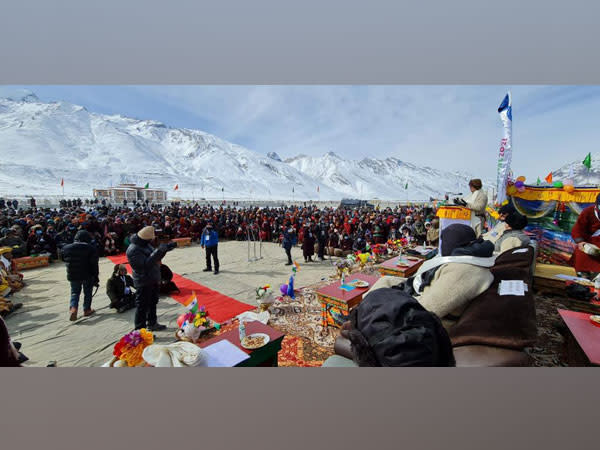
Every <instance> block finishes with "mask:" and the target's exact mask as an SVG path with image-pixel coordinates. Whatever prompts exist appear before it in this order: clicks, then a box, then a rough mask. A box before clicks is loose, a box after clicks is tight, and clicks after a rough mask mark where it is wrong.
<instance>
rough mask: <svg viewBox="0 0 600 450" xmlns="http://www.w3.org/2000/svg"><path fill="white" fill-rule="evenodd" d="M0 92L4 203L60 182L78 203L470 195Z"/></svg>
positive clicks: (416, 176)
mask: <svg viewBox="0 0 600 450" xmlns="http://www.w3.org/2000/svg"><path fill="white" fill-rule="evenodd" d="M2 93H3V92H2V90H0V193H1V194H3V195H11V194H12V195H19V194H20V195H34V196H40V195H59V194H61V193H62V190H61V187H60V180H61V179H64V181H65V186H64V190H65V194H66V195H77V196H82V197H83V196H85V197H87V196H90V195H91V193H92V189H93V188H102V187H108V186H110V185H116V184H118V183H123V182H130V183H137V184H138V185H144V184H146V183H149V184H150V187H153V188H161V189H165V190H167V191H168V193H169V196H170V197H172V196H173V194H174V192H173V190H172V188H173V186H175V184H178V185H179V190H178V191H177V193H176V195H177V196H178V197H182V198H192V196H195V197H196V198H198V197H206V198H221V196H222V195H224V196H225V198H239V199H241V198H256V199H264V200H286V199H291V198H292V196H293V197H294V198H295V199H296V200H309V199H312V200H316V199H318V198H320V199H322V200H339V199H341V198H343V197H354V198H356V197H362V198H379V199H382V200H385V199H389V200H427V199H429V197H440V196H441V195H443V194H444V193H445V192H446V191H450V192H465V191H467V190H468V188H467V182H468V179H469V178H470V176H469V175H467V174H461V173H449V172H443V171H440V170H435V169H431V168H429V167H418V166H415V165H412V164H409V163H405V162H403V161H400V160H399V159H397V158H387V159H385V160H376V159H363V160H361V161H354V160H345V159H342V158H340V157H339V156H337V155H335V154H333V153H328V154H326V155H324V156H322V157H317V158H315V157H308V156H298V157H296V158H292V159H289V160H286V161H282V160H281V158H280V157H279V155H278V154H277V153H275V152H272V153H269V154H268V155H267V156H265V155H262V154H259V153H257V152H254V151H251V150H248V149H246V148H244V147H241V146H239V145H235V144H232V143H229V142H226V141H224V140H222V139H219V138H218V137H216V136H213V135H210V134H207V133H204V132H202V131H198V130H190V129H178V128H170V127H168V126H166V125H164V124H162V123H160V122H157V121H153V120H137V119H132V118H128V117H123V116H121V115H112V116H109V115H102V114H96V113H91V112H89V111H87V110H86V109H85V108H84V107H82V106H77V105H73V104H70V103H66V102H52V103H45V102H41V101H40V100H39V99H38V98H37V97H36V96H35V94H33V93H31V92H29V91H25V90H22V91H19V92H17V93H14V92H13V93H11V95H4V96H3V95H2ZM1 97H4V98H1ZM407 181H408V189H405V184H406V182H407ZM292 187H293V189H294V193H293V194H292ZM317 187H318V189H319V191H318V192H317ZM222 189H224V192H223V191H222Z"/></svg>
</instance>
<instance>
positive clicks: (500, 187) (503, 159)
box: [496, 92, 512, 205]
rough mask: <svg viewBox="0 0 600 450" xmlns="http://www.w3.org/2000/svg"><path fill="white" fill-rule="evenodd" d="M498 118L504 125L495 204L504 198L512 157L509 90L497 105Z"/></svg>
mask: <svg viewBox="0 0 600 450" xmlns="http://www.w3.org/2000/svg"><path fill="white" fill-rule="evenodd" d="M498 113H499V114H500V119H501V120H502V124H503V125H504V137H503V138H502V140H501V141H500V152H499V155H498V182H497V193H498V194H497V196H496V204H498V205H501V204H502V203H503V202H504V201H505V200H506V183H507V181H508V175H509V173H510V162H511V159H512V100H511V97H510V92H509V93H508V94H506V97H504V100H502V103H501V104H500V106H499V107H498Z"/></svg>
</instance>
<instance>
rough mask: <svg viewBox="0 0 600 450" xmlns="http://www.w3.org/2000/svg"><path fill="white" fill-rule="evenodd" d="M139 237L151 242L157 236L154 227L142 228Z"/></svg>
mask: <svg viewBox="0 0 600 450" xmlns="http://www.w3.org/2000/svg"><path fill="white" fill-rule="evenodd" d="M137 235H138V237H139V238H140V239H143V240H145V241H151V240H152V239H154V238H155V237H156V235H155V234H154V227H152V226H147V227H144V228H142V229H141V230H140V231H138V234H137Z"/></svg>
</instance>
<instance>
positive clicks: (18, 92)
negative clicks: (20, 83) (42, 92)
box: [0, 86, 40, 103]
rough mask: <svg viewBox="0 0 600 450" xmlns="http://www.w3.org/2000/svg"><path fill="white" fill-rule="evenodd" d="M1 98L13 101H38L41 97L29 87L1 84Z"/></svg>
mask: <svg viewBox="0 0 600 450" xmlns="http://www.w3.org/2000/svg"><path fill="white" fill-rule="evenodd" d="M0 98H5V99H7V100H10V101H13V102H26V103H36V102H39V101H40V99H39V98H38V97H37V95H35V94H34V93H33V92H32V91H30V90H29V89H20V88H10V87H3V86H0Z"/></svg>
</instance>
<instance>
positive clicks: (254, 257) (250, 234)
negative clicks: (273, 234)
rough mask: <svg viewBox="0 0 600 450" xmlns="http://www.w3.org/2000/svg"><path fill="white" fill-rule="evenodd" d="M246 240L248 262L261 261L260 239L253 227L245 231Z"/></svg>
mask: <svg viewBox="0 0 600 450" xmlns="http://www.w3.org/2000/svg"><path fill="white" fill-rule="evenodd" d="M257 234H258V236H257ZM246 239H247V240H248V262H254V261H258V260H259V259H263V256H262V238H261V236H260V232H259V233H257V232H256V230H255V229H254V225H251V226H249V227H248V228H247V229H246ZM257 244H258V245H257ZM257 247H258V252H257ZM257 253H258V254H257Z"/></svg>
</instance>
